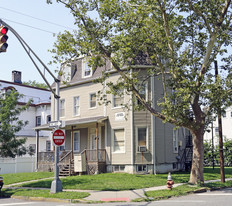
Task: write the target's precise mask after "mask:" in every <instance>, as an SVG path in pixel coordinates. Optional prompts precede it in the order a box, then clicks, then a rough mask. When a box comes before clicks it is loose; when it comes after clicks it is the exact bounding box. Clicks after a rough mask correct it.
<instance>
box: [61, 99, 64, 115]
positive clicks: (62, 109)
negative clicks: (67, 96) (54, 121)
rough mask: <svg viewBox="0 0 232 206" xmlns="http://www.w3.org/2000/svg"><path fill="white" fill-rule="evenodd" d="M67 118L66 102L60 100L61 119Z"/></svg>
mask: <svg viewBox="0 0 232 206" xmlns="http://www.w3.org/2000/svg"><path fill="white" fill-rule="evenodd" d="M64 116H65V100H64V99H61V100H60V117H64Z"/></svg>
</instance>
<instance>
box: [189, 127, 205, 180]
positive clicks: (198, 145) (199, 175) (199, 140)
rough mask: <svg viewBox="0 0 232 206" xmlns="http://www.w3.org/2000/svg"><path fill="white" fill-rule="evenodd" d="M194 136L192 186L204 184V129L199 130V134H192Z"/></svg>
mask: <svg viewBox="0 0 232 206" xmlns="http://www.w3.org/2000/svg"><path fill="white" fill-rule="evenodd" d="M192 135H193V158H192V168H191V173H190V179H189V183H191V184H198V183H204V174H203V170H204V167H203V162H204V144H203V135H204V132H203V129H199V130H198V131H197V132H192Z"/></svg>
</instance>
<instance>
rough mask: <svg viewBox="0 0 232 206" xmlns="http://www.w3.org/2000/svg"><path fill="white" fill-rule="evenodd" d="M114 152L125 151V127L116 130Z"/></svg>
mask: <svg viewBox="0 0 232 206" xmlns="http://www.w3.org/2000/svg"><path fill="white" fill-rule="evenodd" d="M113 142H114V152H124V151H125V134H124V129H115V130H114V140H113Z"/></svg>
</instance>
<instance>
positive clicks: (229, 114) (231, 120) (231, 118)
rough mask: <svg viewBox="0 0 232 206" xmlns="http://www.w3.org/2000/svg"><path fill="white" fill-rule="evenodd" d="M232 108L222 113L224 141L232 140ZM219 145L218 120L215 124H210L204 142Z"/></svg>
mask: <svg viewBox="0 0 232 206" xmlns="http://www.w3.org/2000/svg"><path fill="white" fill-rule="evenodd" d="M231 125H232V107H229V108H227V109H226V111H225V112H224V113H222V135H223V140H224V141H225V140H232V127H231ZM212 139H213V144H214V145H215V146H216V145H219V131H218V118H216V119H215V121H213V123H211V124H209V126H208V128H207V130H206V132H205V135H204V140H205V141H208V142H209V143H212Z"/></svg>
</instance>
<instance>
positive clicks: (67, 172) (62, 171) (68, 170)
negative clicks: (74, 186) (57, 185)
mask: <svg viewBox="0 0 232 206" xmlns="http://www.w3.org/2000/svg"><path fill="white" fill-rule="evenodd" d="M71 175H75V172H74V160H71V165H70V164H66V165H63V166H62V167H60V168H59V176H71Z"/></svg>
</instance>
